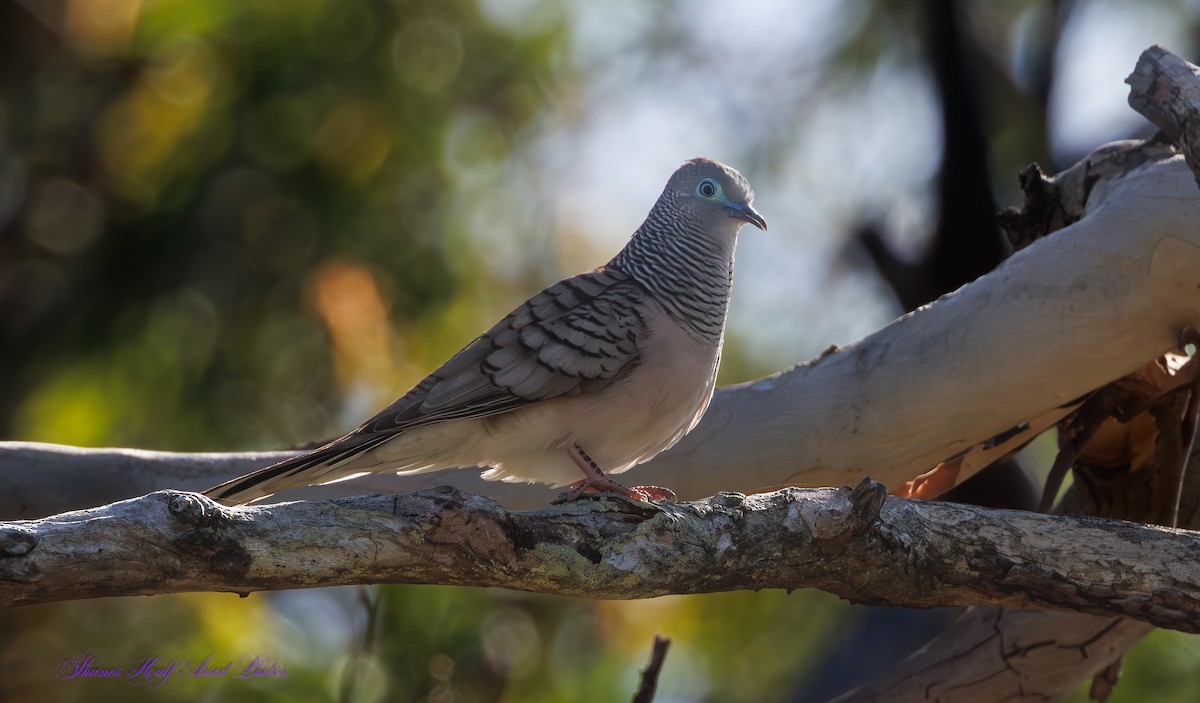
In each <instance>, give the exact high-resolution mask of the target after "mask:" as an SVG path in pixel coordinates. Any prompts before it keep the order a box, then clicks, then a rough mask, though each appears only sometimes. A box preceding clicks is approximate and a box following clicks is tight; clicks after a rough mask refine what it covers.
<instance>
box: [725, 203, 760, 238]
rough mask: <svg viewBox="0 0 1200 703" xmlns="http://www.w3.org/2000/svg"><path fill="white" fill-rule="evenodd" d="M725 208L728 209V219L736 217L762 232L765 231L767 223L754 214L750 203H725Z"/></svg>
mask: <svg viewBox="0 0 1200 703" xmlns="http://www.w3.org/2000/svg"><path fill="white" fill-rule="evenodd" d="M725 207H727V208H729V216H730V217H736V218H737V219H739V220H742V221H743V222H749V223H750V224H752V225H754V226H755V227H757V228H759V229H761V230H762V231H764V232H766V231H767V221H766V220H764V219H763V217H762V215H760V214H758V213H757V212H755V211H754V208H752V207H750V203H730V202H727V203H725Z"/></svg>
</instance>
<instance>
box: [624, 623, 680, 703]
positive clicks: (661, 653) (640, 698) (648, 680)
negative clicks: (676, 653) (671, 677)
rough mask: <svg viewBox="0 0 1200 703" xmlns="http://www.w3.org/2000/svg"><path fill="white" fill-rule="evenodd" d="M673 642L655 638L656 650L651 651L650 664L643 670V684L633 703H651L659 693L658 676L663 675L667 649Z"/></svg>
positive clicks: (664, 638)
mask: <svg viewBox="0 0 1200 703" xmlns="http://www.w3.org/2000/svg"><path fill="white" fill-rule="evenodd" d="M670 646H671V640H670V638H668V637H663V636H662V635H655V636H654V648H653V649H651V650H650V663H649V664H646V668H645V669H642V683H641V685H639V686H638V690H637V693H635V694H634V695H633V703H651V701H653V700H654V694H655V692H656V691H658V675H659V674H660V673H662V665H663V660H664V659H666V658H667V648H668V647H670Z"/></svg>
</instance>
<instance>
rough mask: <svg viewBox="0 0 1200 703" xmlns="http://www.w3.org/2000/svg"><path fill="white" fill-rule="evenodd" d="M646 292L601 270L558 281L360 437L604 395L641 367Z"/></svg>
mask: <svg viewBox="0 0 1200 703" xmlns="http://www.w3.org/2000/svg"><path fill="white" fill-rule="evenodd" d="M645 299H646V292H645V290H644V289H643V288H642V287H641V285H639V284H638V283H636V282H634V281H633V280H631V279H630V278H628V277H627V276H625V275H624V274H622V273H620V272H617V271H608V270H604V269H599V270H596V271H592V272H590V273H585V274H580V275H578V276H574V277H572V278H568V279H566V280H563V281H560V282H558V283H556V284H554V285H552V286H550V287H549V288H547V289H546V290H544V291H542V292H541V293H538V294H537V295H535V296H533V297H532V298H530V299H529V300H528V301H526V302H525V303H524V304H522V305H521V306H520V307H518V308H517V309H516V310H513V311H512V312H511V313H509V315H508V316H507V317H505V318H504V319H503V320H501V321H500V322H499V323H497V324H496V326H494V327H492V329H490V330H488V331H487V332H486V333H484V334H483V335H481V336H479V337H478V338H477V339H476V340H475V341H473V342H471V343H470V344H468V345H467V346H466V348H464V349H463V350H462V351H460V352H459V353H458V354H455V355H454V356H453V357H452V358H451V359H450V360H449V361H447V362H446V363H445V364H443V365H442V366H441V368H439V369H438V370H436V371H434V372H433V373H432V374H430V375H429V377H428V378H426V379H425V380H424V381H422V382H421V383H419V384H417V386H416V387H415V388H413V389H412V390H411V391H409V392H408V393H407V394H406V395H405V396H404V397H403V398H400V399H399V400H397V401H396V402H395V403H392V405H391V406H389V407H388V408H387V409H385V410H384V411H383V412H381V413H379V414H378V415H376V416H375V417H374V418H372V419H371V420H369V421H367V422H366V423H365V424H364V425H363V426H362V427H361V428H360V429H359V430H358V431H357V433H362V434H374V433H379V432H385V433H393V432H399V431H402V430H406V429H409V428H411V427H420V426H422V425H429V424H433V423H437V422H446V421H449V420H462V419H466V418H475V417H486V416H488V415H495V414H497V413H503V412H508V411H510V410H513V409H516V408H519V407H521V406H524V405H529V404H531V403H540V402H543V401H546V400H550V399H551V398H557V397H559V396H564V395H576V394H578V393H590V392H595V391H598V390H601V389H603V388H605V387H606V386H608V385H609V384H611V383H613V382H614V381H616V380H617V379H619V378H621V377H622V376H623V375H624V374H626V373H628V372H629V371H630V370H631V369H632V368H633V367H634V366H636V365H637V362H638V358H639V349H640V343H641V342H642V341H643V340H644V338H645V337H646V335H647V330H646V324H645V320H644V318H643V308H642V303H643V302H644V301H645Z"/></svg>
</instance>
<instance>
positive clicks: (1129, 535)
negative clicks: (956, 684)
mask: <svg viewBox="0 0 1200 703" xmlns="http://www.w3.org/2000/svg"><path fill="white" fill-rule="evenodd" d="M884 491H885V489H884V487H883V486H882V485H881V484H878V483H875V482H871V481H864V482H862V483H860V484H859V486H858V487H856V488H855V489H854V490H851V489H849V488H843V489H815V490H802V489H785V490H782V491H778V492H775V493H768V494H760V495H754V496H745V495H741V494H735V493H724V494H719V495H717V496H714V497H713V498H710V499H706V500H703V501H698V502H695V503H680V504H673V505H664V506H658V507H655V506H649V505H644V504H635V503H630V502H627V501H617V500H612V499H604V500H589V501H585V502H583V503H579V504H573V505H568V506H562V507H550V508H542V509H539V510H534V511H528V512H510V511H508V510H506V509H504V508H503V507H502V506H500V505H499V504H498V503H496V502H495V501H493V500H490V499H487V498H483V497H480V496H471V495H466V494H463V493H461V492H459V491H456V490H453V489H442V490H435V491H428V492H423V493H418V494H412V495H404V496H364V497H359V498H353V499H345V500H339V501H325V502H298V503H280V504H276V505H268V506H261V507H242V508H226V507H221V506H219V505H217V504H216V503H213V502H212V501H209V500H207V499H205V498H202V497H200V496H198V495H196V494H192V493H181V492H176V491H162V492H158V493H153V494H150V495H147V496H144V497H142V498H137V499H133V500H129V501H123V502H120V503H115V504H112V505H109V506H105V507H103V508H96V509H92V510H84V511H79V512H74V513H67V514H63V515H58V516H54V517H51V518H45V519H42V520H35V521H20V522H9V523H0V604H4V605H12V604H27V603H43V602H48V601H55V600H66V599H76V598H93V597H100V596H116V595H134V594H153V593H171V592H177V591H233V592H238V593H248V592H251V591H258V590H267V589H281V588H302V587H315V586H332V585H340V584H354V583H439V584H455V585H464V586H498V587H503V588H513V589H520V590H527V591H536V592H543V593H557V594H565V595H574V596H583V597H589V598H612V599H626V598H649V597H653V596H659V595H664V594H669V593H707V592H713V591H725V590H734V589H760V588H788V589H791V588H810V587H811V588H819V589H822V590H826V591H829V592H831V593H836V594H837V595H839V596H842V597H844V598H846V599H848V600H851V601H855V602H859V603H871V604H887V605H902V606H907V607H917V608H925V607H931V606H936V605H969V604H978V603H988V604H1001V605H1008V606H1013V607H1027V608H1036V609H1049V610H1068V611H1075V612H1083V613H1092V614H1099V615H1110V616H1111V615H1125V616H1128V617H1131V618H1135V619H1140V620H1143V621H1145V622H1147V623H1151V624H1154V625H1157V626H1160V627H1168V628H1172V629H1177V630H1183V631H1186V632H1200V535H1197V534H1196V533H1192V532H1188V531H1185V530H1169V529H1166V528H1159V527H1148V526H1145V525H1139V524H1136V523H1127V522H1119V521H1105V520H1099V519H1090V518H1076V517H1053V516H1047V515H1041V514H1037V513H1027V512H1020V511H1005V510H988V509H985V508H979V507H974V506H961V505H953V504H948V503H929V502H924V501H915V500H905V499H901V498H895V497H887V498H885V493H884ZM1081 544H1087V545H1089V548H1088V549H1087V550H1086V551H1084V550H1080V549H1079V545H1081Z"/></svg>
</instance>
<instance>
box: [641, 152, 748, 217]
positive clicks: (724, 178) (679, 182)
mask: <svg viewBox="0 0 1200 703" xmlns="http://www.w3.org/2000/svg"><path fill="white" fill-rule="evenodd" d="M664 201H667V202H664ZM667 203H670V205H673V206H674V207H675V208H676V209H677V210H678V213H679V215H680V216H682V217H683V218H685V219H687V220H691V221H692V222H696V223H700V224H702V225H704V226H703V227H702V229H704V230H706V231H710V232H711V233H713V234H716V235H718V236H721V235H726V236H736V234H737V231H738V230H739V229H741V226H742V225H743V224H745V223H747V222H749V223H750V224H752V225H754V226H755V227H757V228H759V229H761V230H766V229H767V222H766V220H764V219H763V218H762V215H759V214H758V213H757V212H755V211H754V208H753V207H752V204H753V203H754V190H753V189H751V188H750V184H749V183H748V182H747V181H746V178H745V177H744V176H742V174H740V173H738V172H737V171H735V170H734V169H732V168H730V167H728V166H726V165H725V164H723V163H721V162H719V161H713V160H712V159H704V158H697V159H692V160H691V161H688V162H687V163H685V164H684V165H683V166H680V167H679V170H677V171H675V173H674V174H673V175H672V176H671V180H669V181H667V188H666V190H665V191H664V193H663V200H660V205H667Z"/></svg>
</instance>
